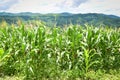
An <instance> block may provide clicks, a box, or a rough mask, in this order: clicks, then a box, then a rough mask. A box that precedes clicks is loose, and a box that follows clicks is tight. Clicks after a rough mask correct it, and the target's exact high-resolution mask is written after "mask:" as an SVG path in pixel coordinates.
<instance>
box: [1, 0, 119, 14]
mask: <svg viewBox="0 0 120 80" xmlns="http://www.w3.org/2000/svg"><path fill="white" fill-rule="evenodd" d="M0 12H11V13H19V12H33V13H43V14H44V13H62V12H70V13H103V14H109V15H111V14H112V15H117V16H120V0H0Z"/></svg>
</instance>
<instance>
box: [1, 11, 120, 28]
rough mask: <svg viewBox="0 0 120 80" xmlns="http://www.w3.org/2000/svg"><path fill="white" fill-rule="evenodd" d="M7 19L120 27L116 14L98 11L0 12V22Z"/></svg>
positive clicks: (12, 20)
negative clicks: (81, 12)
mask: <svg viewBox="0 0 120 80" xmlns="http://www.w3.org/2000/svg"><path fill="white" fill-rule="evenodd" d="M3 20H5V21H6V22H7V23H9V24H11V23H15V24H16V23H17V21H18V20H22V21H23V22H28V21H34V20H41V21H43V22H45V23H46V25H48V26H54V25H56V26H65V25H69V24H73V25H74V24H78V25H84V24H89V25H93V26H112V27H120V17H118V16H114V15H105V14H97V13H88V14H71V13H57V14H52V13H49V14H40V13H30V12H26V13H6V12H1V13H0V22H2V21H3Z"/></svg>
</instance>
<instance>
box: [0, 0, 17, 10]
mask: <svg viewBox="0 0 120 80" xmlns="http://www.w3.org/2000/svg"><path fill="white" fill-rule="evenodd" d="M17 2H18V0H0V11H4V10H8V9H9V8H10V7H11V6H13V5H14V4H16V3H17Z"/></svg>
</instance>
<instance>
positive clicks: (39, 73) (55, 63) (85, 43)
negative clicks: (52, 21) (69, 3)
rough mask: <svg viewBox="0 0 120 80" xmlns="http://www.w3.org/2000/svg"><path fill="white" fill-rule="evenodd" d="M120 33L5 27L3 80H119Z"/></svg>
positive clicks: (0, 43) (0, 45)
mask: <svg viewBox="0 0 120 80" xmlns="http://www.w3.org/2000/svg"><path fill="white" fill-rule="evenodd" d="M2 26H3V25H2ZM119 33H120V29H119V28H114V29H113V28H107V27H105V28H103V27H93V26H86V27H82V26H77V25H71V26H68V27H65V28H60V27H53V28H51V27H45V26H44V25H42V24H39V25H37V27H32V28H29V27H26V25H24V24H21V25H19V26H14V25H12V26H10V25H9V26H8V25H5V26H4V27H1V28H0V76H1V78H0V79H1V80H2V79H4V80H5V79H6V80H7V79H8V78H10V79H12V80H13V79H14V80H19V79H21V80H23V79H25V80H41V79H43V80H46V79H55V80H56V79H59V80H63V79H65V80H73V79H76V80H109V79H110V80H118V79H120V76H119V75H120V67H119V66H120V34H119ZM6 76H7V77H6ZM19 76H20V77H19Z"/></svg>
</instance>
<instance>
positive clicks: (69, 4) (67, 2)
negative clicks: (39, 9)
mask: <svg viewBox="0 0 120 80" xmlns="http://www.w3.org/2000/svg"><path fill="white" fill-rule="evenodd" d="M87 1H89V0H63V1H62V2H61V3H58V4H56V6H57V7H61V8H76V7H79V6H80V5H81V4H83V3H85V2H87Z"/></svg>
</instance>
